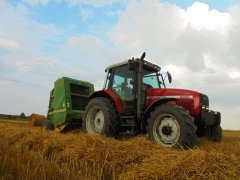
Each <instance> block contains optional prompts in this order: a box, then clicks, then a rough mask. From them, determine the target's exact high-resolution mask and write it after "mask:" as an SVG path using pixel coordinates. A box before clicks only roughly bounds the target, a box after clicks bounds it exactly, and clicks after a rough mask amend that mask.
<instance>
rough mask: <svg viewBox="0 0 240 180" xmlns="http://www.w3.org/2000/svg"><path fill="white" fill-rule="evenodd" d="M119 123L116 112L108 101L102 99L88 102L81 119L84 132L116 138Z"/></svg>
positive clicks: (98, 98)
mask: <svg viewBox="0 0 240 180" xmlns="http://www.w3.org/2000/svg"><path fill="white" fill-rule="evenodd" d="M119 123H120V122H119V120H118V114H117V110H116V108H115V107H114V105H113V104H112V103H111V101H110V100H108V99H107V98H103V97H97V98H94V99H91V100H90V102H89V103H88V105H87V107H86V110H85V114H84V118H83V129H84V130H85V132H87V133H90V134H102V135H106V136H111V137H116V136H117V135H118V132H119V127H120V125H119Z"/></svg>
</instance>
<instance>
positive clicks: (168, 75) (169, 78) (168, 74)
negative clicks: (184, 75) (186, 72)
mask: <svg viewBox="0 0 240 180" xmlns="http://www.w3.org/2000/svg"><path fill="white" fill-rule="evenodd" d="M167 77H168V82H169V83H170V84H171V83H172V76H171V74H170V72H167Z"/></svg>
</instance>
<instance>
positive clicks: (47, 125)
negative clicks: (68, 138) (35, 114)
mask: <svg viewBox="0 0 240 180" xmlns="http://www.w3.org/2000/svg"><path fill="white" fill-rule="evenodd" d="M41 128H42V129H44V130H54V126H53V124H52V123H51V121H50V120H48V119H46V120H44V121H43V122H42V125H41Z"/></svg>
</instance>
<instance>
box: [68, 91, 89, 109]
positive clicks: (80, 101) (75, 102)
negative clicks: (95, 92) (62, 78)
mask: <svg viewBox="0 0 240 180" xmlns="http://www.w3.org/2000/svg"><path fill="white" fill-rule="evenodd" d="M71 100H72V109H76V110H85V107H86V106H87V103H88V98H87V97H81V96H75V95H72V96H71Z"/></svg>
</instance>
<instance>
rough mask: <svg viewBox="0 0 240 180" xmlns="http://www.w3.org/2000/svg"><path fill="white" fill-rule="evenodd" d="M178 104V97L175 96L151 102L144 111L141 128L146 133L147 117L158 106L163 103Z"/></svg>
mask: <svg viewBox="0 0 240 180" xmlns="http://www.w3.org/2000/svg"><path fill="white" fill-rule="evenodd" d="M168 103H172V104H177V99H175V98H166V99H159V100H157V101H155V102H154V103H153V104H151V105H150V106H149V107H148V108H147V109H146V110H145V111H144V113H143V116H142V122H141V129H142V132H143V133H146V126H147V119H148V117H149V116H150V113H151V112H152V111H153V110H154V109H155V107H157V106H161V105H163V104H168Z"/></svg>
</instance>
